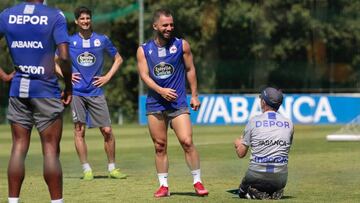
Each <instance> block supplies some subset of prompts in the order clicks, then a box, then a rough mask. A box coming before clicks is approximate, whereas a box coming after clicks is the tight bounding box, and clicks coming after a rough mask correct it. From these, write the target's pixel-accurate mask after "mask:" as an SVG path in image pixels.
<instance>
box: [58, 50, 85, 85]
mask: <svg viewBox="0 0 360 203" xmlns="http://www.w3.org/2000/svg"><path fill="white" fill-rule="evenodd" d="M58 60H59V57H58V56H57V55H55V73H56V74H57V75H58V76H60V77H62V78H63V77H64V76H63V74H62V72H61V68H60V66H59V64H58ZM80 80H81V77H80V73H72V76H71V82H72V84H74V83H77V82H79V81H80Z"/></svg>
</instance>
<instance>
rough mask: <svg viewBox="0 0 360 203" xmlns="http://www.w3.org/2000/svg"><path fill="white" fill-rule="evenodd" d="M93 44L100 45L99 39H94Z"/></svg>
mask: <svg viewBox="0 0 360 203" xmlns="http://www.w3.org/2000/svg"><path fill="white" fill-rule="evenodd" d="M94 46H95V47H99V46H101V42H100V40H99V39H96V40H95V41H94Z"/></svg>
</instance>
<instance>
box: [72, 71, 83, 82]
mask: <svg viewBox="0 0 360 203" xmlns="http://www.w3.org/2000/svg"><path fill="white" fill-rule="evenodd" d="M80 75H81V74H80V73H73V74H72V75H71V83H72V84H74V83H78V82H79V81H80V80H81V77H80Z"/></svg>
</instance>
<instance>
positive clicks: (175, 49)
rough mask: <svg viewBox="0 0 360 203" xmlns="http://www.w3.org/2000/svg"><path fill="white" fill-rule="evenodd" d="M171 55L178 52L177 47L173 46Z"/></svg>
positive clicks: (170, 50)
mask: <svg viewBox="0 0 360 203" xmlns="http://www.w3.org/2000/svg"><path fill="white" fill-rule="evenodd" d="M169 52H170V54H175V53H176V52H177V48H176V46H175V45H172V46H171V47H170V49H169Z"/></svg>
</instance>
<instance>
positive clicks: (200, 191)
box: [194, 182, 209, 196]
mask: <svg viewBox="0 0 360 203" xmlns="http://www.w3.org/2000/svg"><path fill="white" fill-rule="evenodd" d="M194 189H195V192H196V194H197V195H199V196H205V195H208V194H209V191H207V190H206V189H205V187H204V185H203V184H202V183H201V182H197V183H195V184H194Z"/></svg>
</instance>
